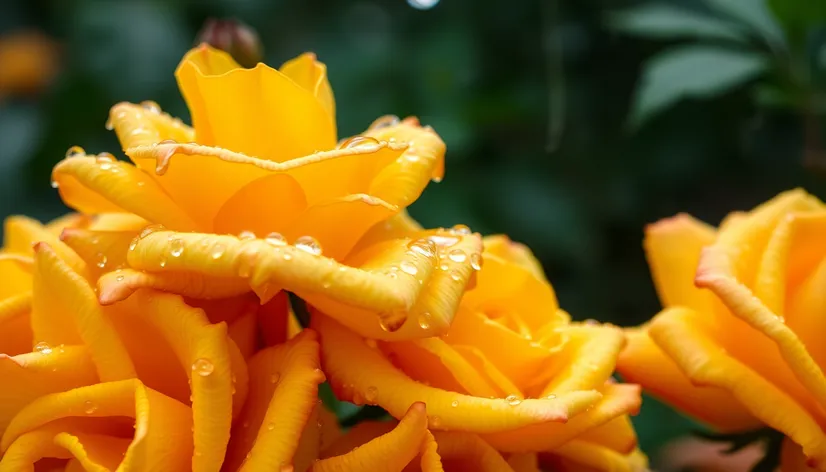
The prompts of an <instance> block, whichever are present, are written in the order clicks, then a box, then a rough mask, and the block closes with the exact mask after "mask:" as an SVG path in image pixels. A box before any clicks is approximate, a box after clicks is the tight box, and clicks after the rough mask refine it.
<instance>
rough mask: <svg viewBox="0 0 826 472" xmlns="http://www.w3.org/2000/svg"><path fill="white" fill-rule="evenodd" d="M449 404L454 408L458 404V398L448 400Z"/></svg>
mask: <svg viewBox="0 0 826 472" xmlns="http://www.w3.org/2000/svg"><path fill="white" fill-rule="evenodd" d="M450 406H452V407H453V408H456V407H457V406H459V400H453V401H452V402H450Z"/></svg>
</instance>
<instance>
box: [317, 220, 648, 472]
mask: <svg viewBox="0 0 826 472" xmlns="http://www.w3.org/2000/svg"><path fill="white" fill-rule="evenodd" d="M484 245H485V252H484V253H483V254H484V259H482V258H475V260H474V264H475V265H477V266H481V264H482V261H484V268H483V269H482V270H481V271H479V272H477V274H476V285H475V287H474V288H473V289H471V290H469V291H467V292H466V293H465V294H464V297H463V298H462V301H461V304H460V305H459V309H458V313H457V315H456V318H455V319H454V320H453V324H452V325H451V326H450V329H449V331H447V332H446V333H445V334H444V335H443V336H441V337H428V338H424V339H416V340H411V341H400V342H383V341H380V342H378V343H376V342H375V341H370V340H367V341H365V340H364V339H362V338H361V337H360V336H358V335H357V334H355V333H353V332H352V331H349V330H347V329H346V328H344V327H343V326H342V325H341V324H339V323H338V322H336V321H334V320H333V319H332V318H330V317H328V316H326V315H328V314H331V313H328V312H326V311H325V312H324V313H322V312H321V311H319V312H316V313H314V315H313V326H314V328H315V329H316V330H317V331H318V332H319V334H320V335H321V339H322V343H321V345H322V364H323V366H324V368H325V372H326V373H327V375H328V376H329V378H330V381H331V384H332V386H333V389H334V391H335V392H336V393H337V395H338V396H339V397H340V398H342V399H346V400H351V401H353V402H355V403H357V404H364V403H367V404H374V405H379V406H381V407H382V408H384V409H386V410H387V411H388V412H390V414H391V415H393V416H396V417H400V416H401V415H402V414H403V413H404V411H405V410H407V408H408V407H409V406H410V405H411V404H412V403H414V402H416V401H422V402H424V403H425V404H427V411H428V415H429V423H430V428H431V429H432V430H435V431H449V432H453V433H455V432H463V433H464V434H466V435H467V436H468V438H471V437H472V438H473V439H467V441H476V442H478V443H479V444H480V445H479V446H478V447H480V448H481V447H484V448H491V447H492V449H491V452H490V453H487V454H488V455H491V456H494V455H495V456H499V454H500V453H502V454H505V455H506V457H510V458H511V459H513V460H518V461H527V462H529V463H536V462H537V460H538V457H539V456H538V454H537V453H550V455H552V456H555V457H554V458H551V457H547V458H545V459H548V460H551V459H555V460H557V461H558V463H557V468H556V469H554V470H572V471H573V470H576V471H579V470H586V468H587V467H590V469H587V470H592V469H593V470H605V471H608V470H612V471H614V470H615V471H632V470H642V469H641V468H642V467H644V461H643V462H640V458H639V457H638V456H637V455H633V454H632V453H633V451H634V448H635V445H636V436H635V435H634V430H633V428H632V426H631V424H630V421H629V420H628V416H627V415H628V414H629V413H632V412H635V411H636V410H637V408H638V407H639V404H640V397H639V387H638V386H636V385H621V384H616V383H614V382H612V381H611V374H612V373H613V371H614V366H615V363H616V358H617V355H618V354H619V351H620V349H621V347H622V346H623V343H624V337H623V333H622V330H620V329H619V328H615V327H612V326H600V325H595V324H594V325H592V324H587V323H586V324H582V323H571V322H570V319H569V316H568V315H567V314H566V313H565V312H563V311H561V310H560V309H559V307H558V305H557V302H556V297H555V295H554V292H553V289H552V288H551V286H550V285H549V284H548V282H547V281H546V280H545V276H544V274H543V272H542V269H541V268H540V266H539V264H538V262H537V261H536V260H535V259H534V258H533V256H532V255H531V253H530V251H529V250H528V249H527V248H526V247H524V246H522V245H520V244H516V243H513V242H511V241H510V240H508V239H507V238H506V237H503V236H495V237H488V238H485V241H484ZM462 257H464V256H461V255H459V254H458V253H456V258H457V259H460V258H462ZM448 258H449V256H448ZM399 276H400V277H408V278H412V277H410V276H409V275H407V274H399ZM415 322H416V323H418V324H420V325H422V326H423V327H425V328H426V327H427V325H429V324H430V323H431V316H430V315H429V314H428V313H420V314H419V315H418V317H417V318H416V319H415ZM439 434H440V433H437V442H439ZM445 434H446V437H452V436H451V434H448V433H445ZM474 447H476V446H474ZM495 451H498V452H495ZM499 460H500V462H505V461H504V459H499ZM479 470H481V469H479ZM486 470H502V469H496V468H488V469H486ZM520 470H522V469H520Z"/></svg>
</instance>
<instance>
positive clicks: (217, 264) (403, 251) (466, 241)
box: [102, 231, 481, 340]
mask: <svg viewBox="0 0 826 472" xmlns="http://www.w3.org/2000/svg"><path fill="white" fill-rule="evenodd" d="M448 234H450V233H448ZM420 236H421V239H422V240H425V239H426V238H441V239H439V240H440V241H442V240H448V239H447V238H450V239H449V242H450V244H451V247H450V249H451V251H462V253H463V254H465V255H466V256H465V257H464V258H463V259H462V262H455V261H453V260H447V257H446V258H445V260H440V258H439V257H437V256H436V255H435V254H429V255H427V252H426V254H422V253H418V252H416V251H413V250H411V249H409V247H408V246H409V245H410V244H411V240H409V239H404V240H394V241H388V242H386V243H382V244H379V245H377V246H374V247H371V248H369V249H367V250H365V251H362V252H361V253H359V254H356V255H354V256H352V257H351V258H348V260H347V261H345V262H346V263H347V264H350V265H345V264H341V263H338V262H336V261H335V260H332V259H328V258H325V257H320V256H318V255H315V254H312V253H310V252H307V251H304V250H302V249H300V248H298V247H296V246H290V245H272V244H270V243H267V242H266V240H260V239H255V240H241V239H238V238H235V237H231V236H218V235H203V234H195V233H170V232H167V231H156V232H153V233H151V234H148V235H146V236H145V237H143V238H141V239H140V240H139V241H138V242H137V245H136V247H135V250H134V251H130V252H129V256H128V261H129V264H130V265H131V266H132V267H135V268H138V269H142V270H146V271H158V270H159V269H160V262H161V261H163V262H164V268H163V269H162V271H170V272H173V273H188V272H197V273H198V274H199V275H198V276H196V277H201V276H204V277H206V278H214V279H222V280H233V279H234V280H240V279H243V278H245V277H250V285H251V286H252V287H253V288H254V289H257V290H258V291H259V295H260V294H261V293H262V292H263V293H270V291H269V290H268V289H267V288H268V287H270V288H271V287H273V286H275V287H282V288H284V289H286V290H290V291H292V292H294V293H296V294H297V295H299V296H301V297H302V298H303V299H304V300H306V301H307V302H308V303H310V304H312V305H313V306H315V307H317V308H319V309H321V310H327V311H325V312H329V313H330V315H331V316H335V317H336V318H337V319H339V320H340V321H341V322H342V323H344V324H346V325H347V326H348V327H350V328H351V329H354V330H356V331H357V332H359V333H361V334H364V335H367V336H370V337H374V338H378V339H388V340H390V339H410V338H417V337H427V336H432V335H435V334H438V333H441V332H444V331H445V330H446V329H447V328H448V327H449V326H450V321H451V319H452V317H453V314H454V313H455V311H456V308H457V306H458V304H459V300H460V299H461V296H462V294H463V292H464V288H465V287H466V285H467V283H468V281H469V280H470V276H471V273H472V272H473V270H472V268H471V266H470V262H469V261H468V260H467V255H468V254H477V253H478V252H479V251H480V249H481V248H480V245H481V241H480V238H479V236H478V235H464V236H457V235H452V234H450V235H449V236H447V235H445V236H442V233H441V232H438V231H437V232H426V233H423V234H421V235H420ZM171 241H178V243H176V244H179V246H180V248H179V251H178V257H169V254H170V250H171V244H172V242H171ZM431 244H432V243H431ZM442 265H443V266H444V267H445V268H446V269H447V270H441V269H440V268H439V267H440V266H442ZM394 267H395V268H396V269H395V271H393V270H392V269H393V268H394ZM419 281H421V283H420V282H419ZM233 283H234V282H233ZM179 290H180V289H179ZM102 291H103V287H102ZM275 293H277V291H272V295H274V294H275ZM186 294H187V295H190V293H186ZM270 296H271V295H270ZM268 300H269V298H268V297H267V298H264V300H263V301H265V302H266V301H268ZM376 313H379V316H377V315H376ZM422 319H424V320H425V321H424V322H421V321H420V320H422ZM380 321H382V322H383V324H382V323H380ZM382 326H384V328H382Z"/></svg>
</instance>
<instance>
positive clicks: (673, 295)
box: [643, 213, 716, 311]
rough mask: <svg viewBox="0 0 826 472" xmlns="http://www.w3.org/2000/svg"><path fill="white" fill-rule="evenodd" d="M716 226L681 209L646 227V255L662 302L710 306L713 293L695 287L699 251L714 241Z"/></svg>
mask: <svg viewBox="0 0 826 472" xmlns="http://www.w3.org/2000/svg"><path fill="white" fill-rule="evenodd" d="M715 235H716V233H715V230H714V228H712V227H711V226H709V225H707V224H705V223H703V222H702V221H699V220H696V219H694V218H692V217H691V216H689V215H687V214H685V213H681V214H679V215H677V216H674V217H671V218H666V219H663V220H660V221H658V222H656V223H654V224H650V225H648V226H647V227H646V228H645V241H644V242H643V247H644V248H645V256H646V258H647V259H648V266H649V267H650V268H651V277H652V278H653V279H654V286H655V287H656V288H657V294H658V295H659V297H660V302H661V303H662V304H663V306H666V307H670V306H679V305H681V306H687V307H690V308H694V309H695V310H698V311H710V310H711V295H710V294H709V293H708V292H706V291H703V290H699V289H697V288H696V287H694V274H695V272H697V265H698V263H699V261H700V251H701V250H702V249H703V247H705V246H707V245H709V244H711V243H713V242H714V237H715Z"/></svg>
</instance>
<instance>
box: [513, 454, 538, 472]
mask: <svg viewBox="0 0 826 472" xmlns="http://www.w3.org/2000/svg"><path fill="white" fill-rule="evenodd" d="M508 465H509V466H511V468H512V469H513V471H514V472H542V471H541V470H539V457H537V455H536V453H535V452H526V453H522V454H511V455H510V457H508Z"/></svg>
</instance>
